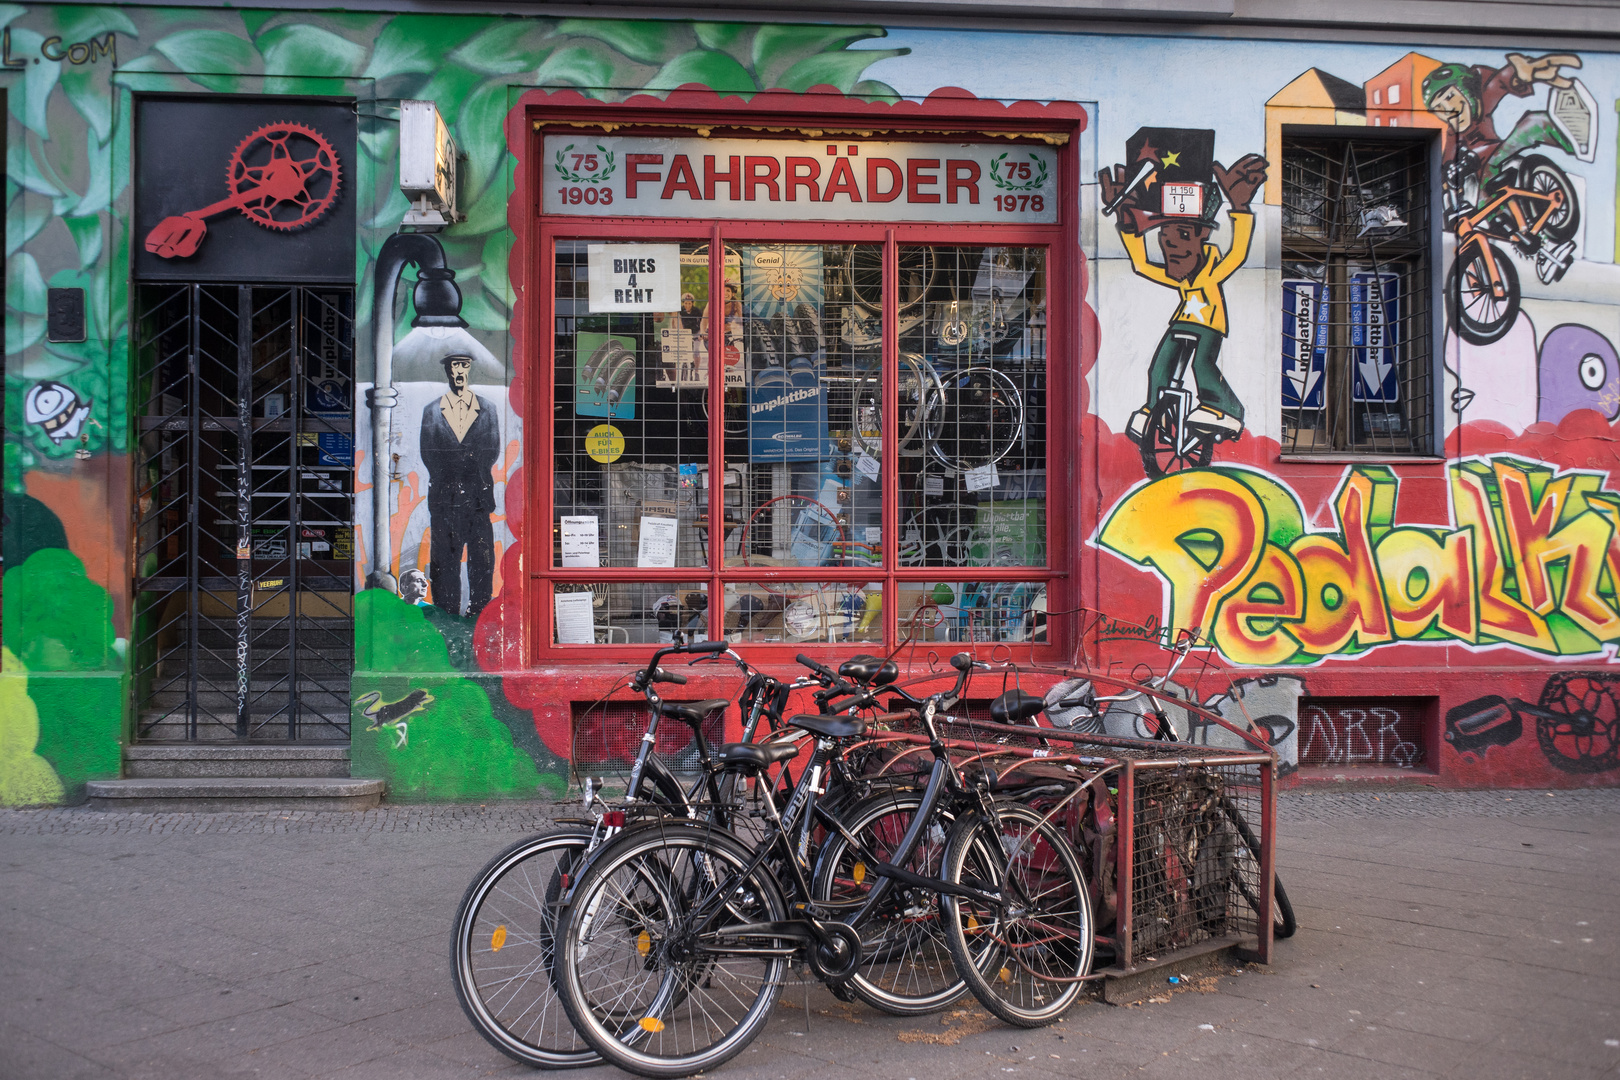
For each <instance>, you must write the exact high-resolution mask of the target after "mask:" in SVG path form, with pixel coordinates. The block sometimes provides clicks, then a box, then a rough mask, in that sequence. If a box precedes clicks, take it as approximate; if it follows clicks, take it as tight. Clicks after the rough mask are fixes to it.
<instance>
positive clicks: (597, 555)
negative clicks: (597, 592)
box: [561, 517, 602, 566]
mask: <svg viewBox="0 0 1620 1080" xmlns="http://www.w3.org/2000/svg"><path fill="white" fill-rule="evenodd" d="M561 533H562V564H563V565H564V566H601V565H602V548H601V541H600V540H599V539H598V536H597V530H596V518H595V517H565V518H563V519H562V527H561Z"/></svg>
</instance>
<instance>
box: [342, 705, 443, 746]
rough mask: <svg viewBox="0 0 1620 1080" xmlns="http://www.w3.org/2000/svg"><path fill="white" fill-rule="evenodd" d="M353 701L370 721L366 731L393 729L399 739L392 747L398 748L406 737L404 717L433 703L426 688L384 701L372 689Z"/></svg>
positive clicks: (402, 744)
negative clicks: (395, 699) (393, 699)
mask: <svg viewBox="0 0 1620 1080" xmlns="http://www.w3.org/2000/svg"><path fill="white" fill-rule="evenodd" d="M354 703H355V705H356V706H358V707H359V708H360V715H361V716H364V717H365V718H366V719H367V720H370V721H371V723H370V724H368V725H367V726H366V730H367V731H377V730H380V729H381V728H385V727H392V728H393V729H394V735H395V736H396V737H397V738H398V740H399V741H398V742H396V743H394V749H396V750H398V749H401V748H402V747H404V745H405V743H406V740H407V738H408V736H407V733H406V732H407V727H406V724H405V718H406V717H407V716H410V715H412V714H413V713H418V712H421V711H422V710H423V709H425V708H427V707H428V706H429V705H431V704H433V695H432V694H430V693H428V692H427V691H426V690H412V691H411V692H410V693H408V694H406V695H405V696H404V697H402V698H400V699H399V700H398V701H387V702H385V701H383V699H382V694H380V693H379V692H377V691H376V690H372V691H370V692H369V693H365V694H361V695H360V696H359V697H357V698H355V699H354Z"/></svg>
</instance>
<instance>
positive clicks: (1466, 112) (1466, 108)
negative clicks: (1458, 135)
mask: <svg viewBox="0 0 1620 1080" xmlns="http://www.w3.org/2000/svg"><path fill="white" fill-rule="evenodd" d="M1429 111H1430V112H1432V113H1434V115H1436V116H1438V117H1439V118H1440V119H1442V120H1444V121H1445V122H1446V125H1447V126H1448V127H1450V128H1451V130H1452V131H1457V132H1462V131H1467V130H1468V129H1469V128H1471V127H1473V126H1474V107H1473V106H1472V105H1470V104H1469V102H1468V95H1467V94H1464V93H1463V92H1462V91H1461V90H1459V89H1458V88H1457V87H1455V86H1448V87H1446V88H1445V89H1444V90H1442V91H1440V93H1438V94H1436V95H1435V96H1434V100H1433V101H1431V102H1429Z"/></svg>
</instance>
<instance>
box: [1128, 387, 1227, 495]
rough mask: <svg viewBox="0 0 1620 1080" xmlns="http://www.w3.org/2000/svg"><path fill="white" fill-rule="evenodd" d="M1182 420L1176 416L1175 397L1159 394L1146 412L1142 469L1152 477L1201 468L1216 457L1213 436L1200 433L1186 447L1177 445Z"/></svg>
mask: <svg viewBox="0 0 1620 1080" xmlns="http://www.w3.org/2000/svg"><path fill="white" fill-rule="evenodd" d="M1180 436H1181V421H1180V419H1179V418H1178V417H1177V416H1176V399H1175V398H1173V397H1161V398H1159V400H1158V401H1156V402H1154V404H1153V411H1152V412H1151V413H1149V414H1148V422H1147V428H1146V430H1144V431H1143V432H1142V445H1141V450H1142V471H1143V472H1145V473H1147V475H1148V476H1149V477H1151V478H1153V479H1158V478H1159V477H1161V476H1168V475H1170V474H1171V473H1176V472H1181V471H1183V470H1185V469H1201V468H1203V467H1204V466H1206V465H1208V464H1209V461H1210V458H1212V457H1214V456H1215V439H1214V438H1213V437H1212V436H1210V435H1200V436H1198V439H1197V441H1196V442H1195V443H1193V445H1192V446H1191V447H1190V448H1188V449H1187V450H1182V449H1181V448H1180Z"/></svg>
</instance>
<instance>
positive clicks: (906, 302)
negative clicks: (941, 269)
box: [849, 244, 938, 314]
mask: <svg viewBox="0 0 1620 1080" xmlns="http://www.w3.org/2000/svg"><path fill="white" fill-rule="evenodd" d="M897 257H898V266H897V268H896V269H897V271H898V274H899V277H898V279H897V280H896V282H895V286H896V289H895V300H896V303H897V304H898V306H899V310H900V312H901V313H902V314H904V313H906V312H907V311H909V310H910V309H911V308H913V307H915V306H916V305H918V304H921V303H922V302H923V300H924V299H925V298H926V297H927V296H928V290H929V289H930V288H931V287H932V286H933V284H934V276H935V273H936V272H937V270H938V267H937V266H936V264H935V262H934V249H933V248H932V247H930V246H927V245H924V244H901V245H900V248H899V251H898V252H897ZM849 291H850V297H851V298H852V299H853V300H854V301H855V303H857V304H859V305H861V306H862V307H864V308H869V309H871V310H872V311H881V310H882V309H883V246H882V245H881V244H856V245H855V246H854V247H853V248H852V249H851V251H850V258H849Z"/></svg>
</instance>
